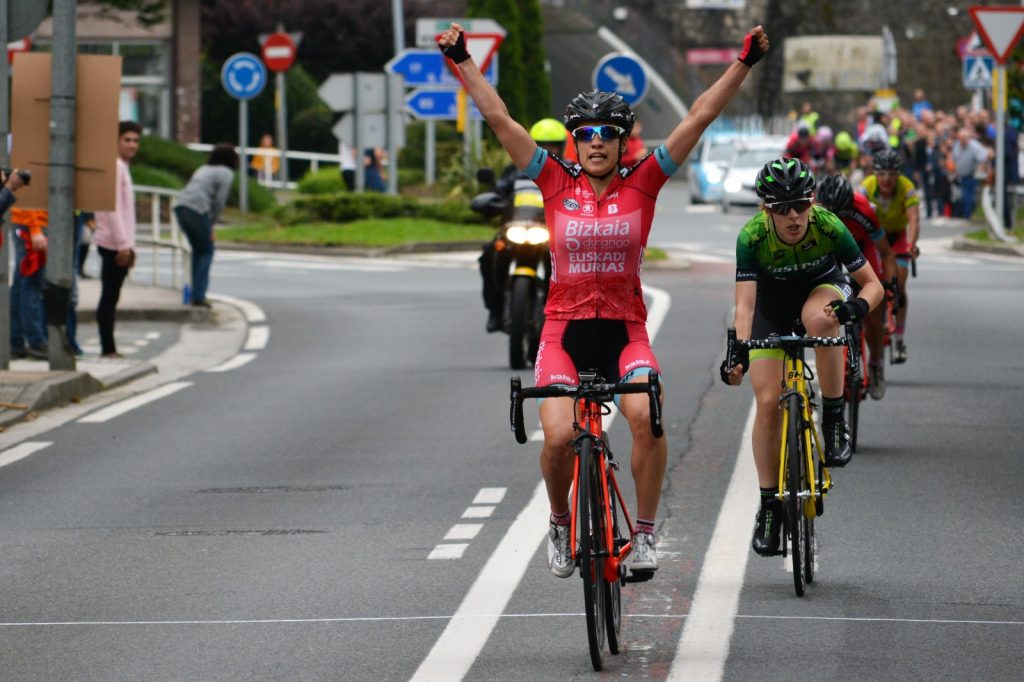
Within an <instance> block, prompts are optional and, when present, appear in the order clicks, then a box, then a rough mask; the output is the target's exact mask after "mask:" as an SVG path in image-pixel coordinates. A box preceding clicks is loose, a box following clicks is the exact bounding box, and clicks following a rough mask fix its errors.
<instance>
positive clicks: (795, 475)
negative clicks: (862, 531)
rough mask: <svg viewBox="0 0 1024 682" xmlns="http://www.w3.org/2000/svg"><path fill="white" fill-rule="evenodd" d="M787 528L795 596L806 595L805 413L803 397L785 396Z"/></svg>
mask: <svg viewBox="0 0 1024 682" xmlns="http://www.w3.org/2000/svg"><path fill="white" fill-rule="evenodd" d="M786 412H787V415H786V425H787V430H786V484H787V490H786V528H787V530H788V532H789V553H790V556H791V557H792V559H793V587H794V588H795V589H796V596H798V597H802V596H804V577H805V576H804V562H803V539H802V535H803V529H804V525H803V518H804V508H803V507H804V505H803V502H802V501H801V500H800V491H801V490H803V487H804V486H803V481H804V476H803V475H802V472H803V469H804V447H803V445H804V443H803V435H804V434H803V424H802V422H803V416H802V412H801V410H800V397H799V396H797V395H791V396H789V397H788V398H787V399H786Z"/></svg>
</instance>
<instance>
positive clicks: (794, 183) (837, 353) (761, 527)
mask: <svg viewBox="0 0 1024 682" xmlns="http://www.w3.org/2000/svg"><path fill="white" fill-rule="evenodd" d="M814 186H815V182H814V175H812V174H811V171H810V168H808V167H807V165H806V164H804V163H803V162H802V161H800V160H798V159H776V160H774V161H770V162H769V163H768V164H767V165H765V166H764V168H762V169H761V170H760V172H759V173H758V175H757V179H756V180H755V183H754V189H755V191H756V192H757V195H758V196H759V197H760V198H761V200H762V202H763V205H762V210H761V211H760V212H758V213H757V215H755V216H754V217H753V218H751V219H750V220H749V221H748V222H747V224H746V225H744V226H743V229H742V230H741V231H740V234H739V237H738V238H737V240H736V316H735V319H734V322H733V325H734V326H735V328H736V337H737V338H738V339H763V338H766V337H768V336H769V335H770V334H773V333H775V334H778V335H780V336H785V335H788V334H789V333H790V332H791V331H792V328H793V322H794V321H795V320H796V319H798V318H799V319H800V320H801V321H802V323H803V326H804V328H805V329H806V331H807V335H808V336H837V335H838V334H839V325H840V323H846V322H850V321H856V320H859V319H863V318H864V316H865V315H867V313H868V311H869V310H871V309H872V308H874V307H875V306H877V305H878V303H879V301H881V300H882V285H881V284H880V283H879V282H878V277H877V276H875V272H874V270H872V269H871V268H870V267H865V265H867V261H865V259H864V255H863V254H862V253H861V252H860V249H858V248H857V243H856V242H854V240H853V236H852V235H851V234H850V231H849V230H847V229H846V227H845V226H844V225H843V223H842V221H840V220H839V219H838V218H837V217H836V216H835V215H834V214H832V213H831V212H830V211H828V210H827V209H825V208H822V207H821V206H815V205H814V204H813V203H812V201H811V200H812V198H813V196H814ZM840 263H842V264H843V265H845V266H846V269H847V270H848V271H849V272H850V275H851V276H852V277H853V278H854V280H856V282H857V283H858V284H860V286H861V291H860V296H858V297H856V298H855V297H853V296H852V295H851V288H850V285H849V284H847V282H846V279H845V277H844V276H843V273H842V270H841V268H840ZM814 353H815V360H816V364H817V369H818V384H819V387H820V388H821V402H822V433H823V436H824V439H825V461H826V464H828V465H829V466H838V467H841V466H845V465H846V464H847V463H848V462H849V461H850V458H851V457H852V451H851V449H850V443H849V436H848V435H847V432H846V421H845V419H844V418H843V408H844V401H843V349H842V348H841V347H831V348H816V349H815V351H814ZM727 363H728V359H726V360H725V361H724V362H722V366H721V368H720V373H721V375H722V381H724V382H725V383H726V384H730V385H734V386H736V385H739V384H741V383H742V382H743V375H744V374H745V373H747V370H748V369H749V372H750V381H751V384H752V385H753V388H754V399H755V402H756V408H755V409H756V414H755V417H754V430H753V437H752V447H753V450H754V461H755V464H756V467H757V478H758V483H759V485H760V487H761V508H760V510H759V511H758V514H757V522H756V527H755V529H754V538H753V541H752V544H753V548H754V551H755V552H757V553H758V554H760V555H762V556H772V555H774V554H777V553H778V551H779V537H780V531H781V526H782V514H783V507H782V502H781V501H780V500H779V499H778V493H779V489H778V480H779V479H778V476H779V443H780V442H781V440H782V433H781V429H782V413H781V411H780V410H779V387H780V386H781V385H782V384H783V377H782V372H783V353H782V351H781V350H752V351H746V352H744V351H740V352H739V353H737V357H736V364H735V365H733V366H732V367H729V366H727Z"/></svg>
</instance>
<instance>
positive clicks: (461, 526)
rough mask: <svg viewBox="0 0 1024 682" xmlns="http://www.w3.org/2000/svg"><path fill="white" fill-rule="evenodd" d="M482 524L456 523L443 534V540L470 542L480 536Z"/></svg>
mask: <svg viewBox="0 0 1024 682" xmlns="http://www.w3.org/2000/svg"><path fill="white" fill-rule="evenodd" d="M483 527H484V524H482V523H456V524H455V525H454V526H452V527H451V528H449V529H448V532H447V533H445V534H444V539H445V540H472V539H473V538H475V537H476V536H477V535H479V534H480V530H481V529H482V528H483Z"/></svg>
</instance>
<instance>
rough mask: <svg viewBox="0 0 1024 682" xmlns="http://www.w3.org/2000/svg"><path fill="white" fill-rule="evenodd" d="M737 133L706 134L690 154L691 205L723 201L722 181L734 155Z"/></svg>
mask: <svg viewBox="0 0 1024 682" xmlns="http://www.w3.org/2000/svg"><path fill="white" fill-rule="evenodd" d="M736 139H737V134H736V133H705V134H704V136H703V137H702V138H701V139H700V141H699V142H698V143H697V148H696V149H695V150H694V151H693V152H692V153H691V154H690V168H689V172H688V173H687V175H688V181H689V185H690V203H691V204H704V203H717V202H719V201H721V200H722V180H723V178H724V177H725V169H726V167H727V166H728V164H729V159H730V158H731V157H732V154H733V141H734V140H736Z"/></svg>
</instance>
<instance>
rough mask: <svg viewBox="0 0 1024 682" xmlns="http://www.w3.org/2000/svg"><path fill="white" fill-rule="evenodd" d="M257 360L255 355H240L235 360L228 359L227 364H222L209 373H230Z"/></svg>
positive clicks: (211, 369)
mask: <svg viewBox="0 0 1024 682" xmlns="http://www.w3.org/2000/svg"><path fill="white" fill-rule="evenodd" d="M255 359H256V354H255V353H239V354H238V355H236V356H235V357H233V358H230V359H228V360H227V361H226V362H222V363H221V364H219V365H217V366H216V367H211V368H210V369H208V370H205V371H207V372H230V371H231V370H233V369H238V368H239V367H242V366H244V365H248V364H249V363H250V362H252V361H253V360H255Z"/></svg>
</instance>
